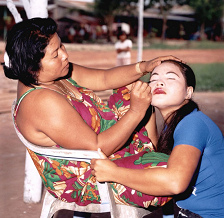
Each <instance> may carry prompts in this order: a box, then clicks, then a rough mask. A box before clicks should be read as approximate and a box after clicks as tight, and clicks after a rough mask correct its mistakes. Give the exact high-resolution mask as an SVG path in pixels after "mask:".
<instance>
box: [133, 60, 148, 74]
mask: <svg viewBox="0 0 224 218" xmlns="http://www.w3.org/2000/svg"><path fill="white" fill-rule="evenodd" d="M143 63H145V61H139V62H137V63H136V65H135V70H136V72H137V73H139V74H141V76H144V75H145V74H147V73H148V71H146V70H145V68H143V66H142V65H143ZM143 69H144V70H143Z"/></svg>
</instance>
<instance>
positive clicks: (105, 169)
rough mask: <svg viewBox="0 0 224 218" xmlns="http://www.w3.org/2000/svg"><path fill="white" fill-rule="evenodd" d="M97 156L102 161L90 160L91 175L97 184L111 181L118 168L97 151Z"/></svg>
mask: <svg viewBox="0 0 224 218" xmlns="http://www.w3.org/2000/svg"><path fill="white" fill-rule="evenodd" d="M98 152H99V155H100V157H101V158H102V159H92V160H91V165H90V167H91V169H92V175H93V176H95V177H96V179H97V181H99V182H108V181H113V180H112V178H113V176H112V175H113V173H114V172H115V173H116V168H117V167H118V166H117V165H116V164H115V163H113V162H112V161H110V160H109V159H108V158H107V156H106V155H105V154H104V153H103V152H102V151H101V149H100V148H99V149H98Z"/></svg>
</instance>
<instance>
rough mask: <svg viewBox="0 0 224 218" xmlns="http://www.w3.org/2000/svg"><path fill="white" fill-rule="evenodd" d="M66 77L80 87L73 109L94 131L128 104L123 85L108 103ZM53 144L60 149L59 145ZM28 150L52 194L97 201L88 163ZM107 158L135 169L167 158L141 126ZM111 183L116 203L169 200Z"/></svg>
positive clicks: (78, 201)
mask: <svg viewBox="0 0 224 218" xmlns="http://www.w3.org/2000/svg"><path fill="white" fill-rule="evenodd" d="M68 81H70V82H71V83H72V84H73V85H74V86H75V87H76V88H77V89H78V90H79V92H80V93H81V94H82V97H83V101H76V100H74V99H70V101H71V102H72V104H73V107H74V109H75V110H76V111H77V112H78V113H79V114H80V116H82V118H83V120H84V121H85V122H86V123H87V124H88V125H89V126H90V127H91V128H92V130H93V131H94V132H96V134H99V133H101V132H103V131H105V130H107V129H108V128H110V127H111V126H113V125H114V124H115V123H116V122H117V121H118V120H119V119H121V117H122V116H123V115H124V114H125V113H126V112H127V111H128V110H129V108H130V106H129V100H130V94H128V89H126V88H125V87H124V88H121V89H118V90H115V91H114V93H113V95H112V96H111V97H110V100H109V101H108V105H107V104H105V103H104V102H103V101H102V100H101V99H100V98H99V97H97V96H96V95H95V94H94V93H93V92H92V91H91V90H88V89H86V88H84V87H81V86H79V85H78V84H77V83H76V82H75V81H73V80H72V79H68ZM33 90H35V89H33ZM30 91H32V90H30ZM30 91H28V92H27V93H25V94H24V95H23V96H22V97H21V98H20V99H19V101H18V103H17V105H16V108H15V116H14V120H15V121H16V112H17V111H18V108H19V104H20V102H21V100H22V99H23V98H24V97H25V96H26V95H27V94H28V93H29V92H30ZM56 147H58V149H60V147H59V146H56ZM28 152H29V154H30V156H31V158H32V160H33V162H34V164H35V166H36V168H37V170H38V172H39V174H40V176H41V178H42V181H43V183H44V185H45V187H46V188H47V190H48V191H49V192H50V193H51V194H52V195H53V196H54V197H56V198H58V199H60V200H62V201H65V202H76V204H78V205H80V206H85V205H88V204H90V203H96V204H99V203H100V196H99V192H98V189H97V185H96V179H95V177H93V176H92V175H91V169H90V165H89V163H86V162H80V161H70V160H60V159H53V158H48V157H43V156H42V155H40V154H37V153H34V152H33V151H30V150H28ZM109 158H110V159H111V160H112V161H114V162H115V163H116V164H117V165H119V166H123V167H127V168H136V169H137V168H138V169H147V168H150V167H166V163H167V160H168V156H167V155H165V154H161V153H157V152H155V151H154V149H153V145H152V143H151V141H150V139H149V138H148V135H147V131H146V129H145V128H144V127H142V129H141V130H140V131H138V132H135V133H133V135H132V136H131V137H130V140H129V142H128V143H127V144H126V145H125V146H124V147H123V148H122V149H121V150H119V151H117V152H115V153H114V154H113V155H111V156H110V157H109ZM111 186H112V189H113V193H114V197H115V200H116V202H117V203H119V204H126V205H135V206H141V207H146V208H147V207H148V206H149V205H151V206H158V205H163V204H165V203H166V202H167V201H168V200H170V198H168V197H155V196H149V195H145V194H143V193H141V192H138V191H135V190H132V189H130V188H128V187H126V186H123V185H120V184H116V183H111Z"/></svg>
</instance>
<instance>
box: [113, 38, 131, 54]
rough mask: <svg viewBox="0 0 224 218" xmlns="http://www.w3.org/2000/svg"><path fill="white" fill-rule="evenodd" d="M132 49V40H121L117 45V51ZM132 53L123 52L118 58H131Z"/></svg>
mask: <svg viewBox="0 0 224 218" xmlns="http://www.w3.org/2000/svg"><path fill="white" fill-rule="evenodd" d="M127 47H129V48H132V41H131V40H130V39H125V40H124V41H123V42H121V41H120V40H119V41H117V42H116V43H115V49H116V50H117V49H124V48H127ZM130 57H131V52H130V51H123V52H120V53H118V54H117V58H130Z"/></svg>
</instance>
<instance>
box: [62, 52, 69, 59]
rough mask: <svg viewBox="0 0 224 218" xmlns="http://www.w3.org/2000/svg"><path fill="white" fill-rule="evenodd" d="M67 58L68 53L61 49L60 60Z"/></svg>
mask: <svg viewBox="0 0 224 218" xmlns="http://www.w3.org/2000/svg"><path fill="white" fill-rule="evenodd" d="M67 58H68V53H67V52H66V51H63V53H62V61H65V60H66V59H67Z"/></svg>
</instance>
